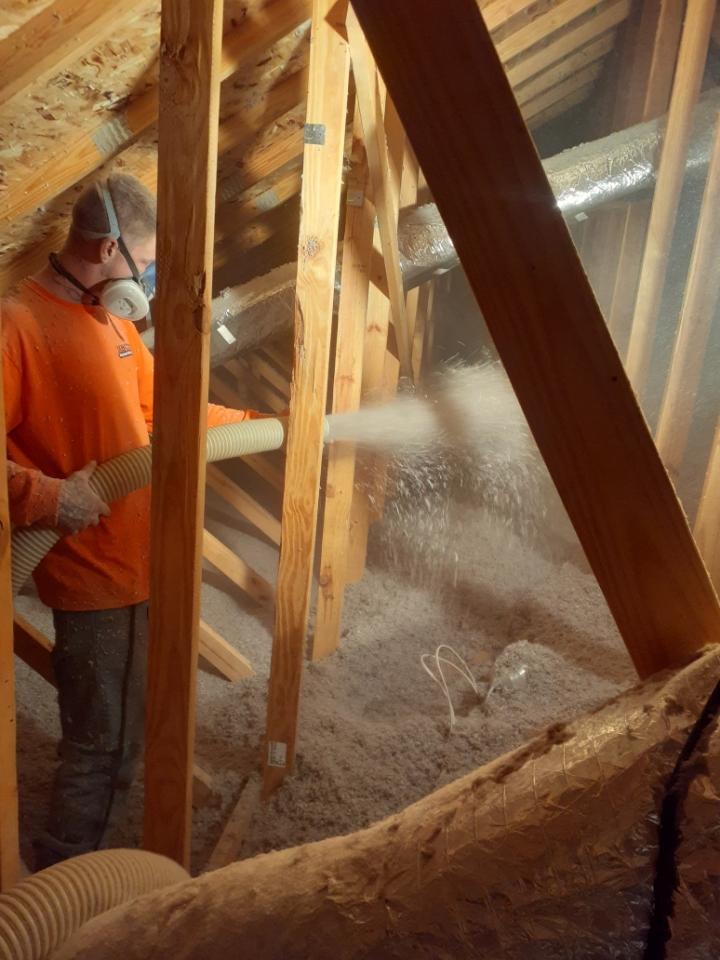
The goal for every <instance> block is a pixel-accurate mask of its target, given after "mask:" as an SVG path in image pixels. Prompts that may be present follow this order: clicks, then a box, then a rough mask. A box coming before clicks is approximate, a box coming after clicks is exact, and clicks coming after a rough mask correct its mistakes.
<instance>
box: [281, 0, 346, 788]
mask: <svg viewBox="0 0 720 960" xmlns="http://www.w3.org/2000/svg"><path fill="white" fill-rule="evenodd" d="M344 6H345V5H344V4H342V3H340V4H338V3H336V2H335V0H313V20H312V42H311V48H310V82H309V87H308V109H307V125H306V128H305V129H306V135H305V153H304V165H303V186H302V218H301V224H300V240H299V245H298V274H297V285H296V293H295V298H296V301H295V302H296V307H295V360H294V367H293V377H292V393H291V402H290V420H289V430H288V441H287V457H286V469H285V492H284V497H283V528H282V544H281V546H280V564H279V569H278V578H277V602H276V607H275V632H274V638H273V653H272V663H271V668H270V687H269V694H268V713H267V733H266V745H265V756H264V777H263V790H264V792H265V794H266V795H267V794H268V793H269V792H271V791H272V790H273V789H274V788H275V787H277V786H278V785H279V784H280V783H281V782H282V780H283V779H284V777H285V776H286V774H288V773H289V772H290V771H291V770H292V769H293V763H294V758H295V740H296V734H297V721H298V710H299V702H300V683H301V676H302V664H303V657H304V653H305V638H306V632H307V624H308V611H309V603H310V587H311V582H312V574H313V556H314V547H315V528H316V522H317V510H318V490H319V485H320V466H321V460H322V450H323V434H324V419H325V399H326V393H327V378H328V364H329V353H330V334H331V328H332V314H333V298H334V293H335V265H336V257H337V243H338V229H339V218H340V190H341V186H342V171H343V154H344V146H345V120H346V110H347V95H348V82H349V72H350V58H349V53H348V46H347V42H346V41H345V40H344V38H343V37H342V36H341V35H340V33H339V32H338V29H341V28H342V26H343V24H344V21H345V9H344Z"/></svg>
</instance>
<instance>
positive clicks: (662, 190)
mask: <svg viewBox="0 0 720 960" xmlns="http://www.w3.org/2000/svg"><path fill="white" fill-rule="evenodd" d="M714 14H715V0H688V5H687V14H686V17H685V23H684V25H683V31H682V39H681V40H680V50H679V53H678V62H677V69H676V71H675V80H674V82H673V89H672V96H671V98H670V112H669V114H668V122H667V127H666V129H665V135H664V137H663V146H662V154H661V156H660V167H659V170H658V176H657V184H656V187H655V195H654V197H653V204H652V210H651V213H650V222H649V223H648V232H647V239H646V241H645V252H644V254H643V261H642V267H641V269H640V283H639V285H638V293H637V300H636V304H635V313H634V316H633V321H632V331H631V333H630V343H629V346H628V354H627V363H626V369H627V373H628V376H629V377H630V382H631V383H632V385H633V387H634V388H635V392H636V393H637V394H638V396H642V395H643V392H644V390H645V385H646V383H647V378H648V374H649V370H650V360H651V357H652V349H653V344H654V342H655V329H656V327H657V321H658V316H659V313H660V307H661V303H662V294H663V288H664V285H665V275H666V272H667V264H668V257H669V255H670V247H671V245H672V238H673V233H674V230H675V221H676V218H677V211H678V206H679V204H680V194H681V192H682V185H683V178H684V176H685V161H686V158H687V151H688V146H689V143H690V134H691V133H692V123H693V109H694V107H695V104H696V102H697V98H698V94H699V93H700V84H701V82H702V78H703V73H704V71H705V60H706V57H707V51H708V45H709V43H710V33H711V30H712V24H713V17H714Z"/></svg>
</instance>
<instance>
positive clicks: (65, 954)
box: [57, 647, 720, 960]
mask: <svg viewBox="0 0 720 960" xmlns="http://www.w3.org/2000/svg"><path fill="white" fill-rule="evenodd" d="M719 670H720V655H719V654H718V649H717V647H716V648H714V649H713V650H712V651H711V652H708V653H706V654H705V655H704V656H701V657H700V658H698V659H697V660H696V661H695V662H693V663H692V664H690V665H689V666H687V667H686V668H685V669H683V670H681V671H679V672H678V673H676V674H668V673H665V674H662V675H660V676H658V677H655V678H653V679H651V680H649V681H647V682H645V683H644V684H642V685H641V686H638V687H635V688H634V689H632V690H630V691H628V692H627V693H625V694H624V695H622V696H621V697H618V698H616V699H615V700H614V701H611V702H610V703H608V704H606V705H605V706H604V707H602V708H600V709H598V710H595V711H593V712H592V713H590V714H588V715H586V716H585V717H582V718H580V719H579V720H577V721H576V722H574V723H571V724H560V723H558V724H555V725H554V726H553V727H551V728H550V729H549V730H547V731H546V732H545V733H544V734H543V735H542V736H540V737H538V738H536V739H535V740H532V741H531V742H530V743H527V744H525V745H524V746H522V747H520V748H519V749H518V750H516V751H514V752H513V753H510V754H507V755H506V756H504V757H500V758H498V759H497V760H494V761H492V762H491V763H489V764H487V765H486V766H483V767H480V768H479V769H477V770H474V771H473V772H471V773H469V774H468V775H467V776H465V777H463V778H461V779H459V780H456V781H455V782H454V783H451V784H448V785H447V786H445V787H442V788H441V789H439V790H437V791H436V792H435V793H433V794H431V795H429V796H427V797H424V798H423V799H422V800H420V801H419V802H417V803H415V804H413V805H412V806H410V807H408V808H407V809H406V810H404V811H402V812H401V813H399V814H396V815H394V816H391V817H389V818H388V819H386V820H383V821H382V822H380V823H377V824H375V825H374V826H372V827H370V828H369V829H366V830H360V831H358V832H356V833H353V834H350V835H348V836H343V837H334V838H332V839H328V840H321V841H320V842H316V843H309V844H306V845H305V846H301V847H295V848H294V849H289V850H280V851H275V852H273V853H270V854H265V855H263V856H258V857H254V858H252V859H247V860H242V861H240V862H238V863H234V864H232V865H230V866H228V867H225V868H223V869H221V870H217V871H214V872H210V873H206V874H204V875H203V876H202V877H199V878H197V879H196V880H193V881H192V882H190V883H187V884H182V885H180V886H176V887H173V888H171V889H168V890H166V891H159V892H157V893H152V894H149V895H148V896H146V897H143V898H142V899H141V900H138V901H137V902H136V903H134V904H132V905H127V906H123V907H119V908H117V909H116V910H113V911H112V912H111V913H109V914H107V915H106V916H104V917H98V918H97V919H95V920H93V921H92V922H91V923H90V924H88V925H86V926H85V927H84V928H83V929H82V930H80V931H79V933H78V934H77V935H76V936H75V937H74V938H73V940H72V941H71V942H70V943H68V944H67V945H66V946H65V948H64V949H63V950H62V951H61V952H60V954H59V955H58V957H57V960H145V958H147V957H149V956H153V957H173V960H208V958H210V957H234V956H238V955H242V956H243V957H252V958H253V960H277V958H282V960H307V958H308V957H312V958H313V960H437V958H441V957H442V958H452V960H477V958H482V960H540V958H547V960H549V958H555V957H558V958H559V957H562V958H563V960H599V958H603V960H605V958H611V957H618V958H619V957H622V958H623V960H643V957H649V956H650V953H646V952H645V945H646V941H647V938H648V925H649V918H650V914H651V911H652V904H653V886H654V882H655V876H656V870H657V863H658V853H659V849H660V844H664V843H665V842H666V841H667V838H666V837H665V836H664V835H663V834H661V833H660V831H659V830H658V818H659V812H660V809H661V806H662V803H663V799H664V795H665V791H666V789H667V785H668V778H669V777H670V776H671V774H672V772H673V770H674V769H675V765H676V763H677V760H678V757H679V755H680V752H681V750H682V749H683V747H684V745H685V744H686V743H687V742H688V738H689V736H690V733H691V731H692V729H693V727H694V725H695V722H696V720H697V718H698V716H699V715H700V714H701V712H702V711H703V708H704V705H705V704H706V702H707V700H708V695H709V694H710V692H711V691H712V690H713V688H714V687H715V685H716V683H717V678H718V671H719ZM710 717H711V719H710V724H709V726H708V729H707V735H706V736H704V737H703V738H702V739H701V740H700V741H699V743H698V744H697V746H696V748H695V750H694V753H693V754H692V756H691V758H690V760H689V762H688V763H687V764H686V765H685V766H684V770H683V777H684V785H685V789H687V799H686V803H685V804H684V808H683V819H682V846H681V847H680V848H679V849H678V851H677V860H676V863H677V867H678V871H679V874H680V877H681V880H682V883H681V884H680V886H679V887H678V888H677V889H676V891H675V911H674V919H673V921H672V931H673V938H672V940H671V941H670V943H669V944H668V949H667V953H666V954H665V953H663V956H667V957H668V960H708V958H715V957H717V956H719V955H720V925H719V924H718V922H717V918H718V910H719V909H720V828H719V827H718V824H719V823H720V731H719V729H718V718H717V715H714V716H713V715H712V714H710ZM676 933H677V934H678V935H677V936H676V935H675V934H676ZM652 955H653V956H655V955H656V954H655V953H653V954H652ZM657 955H658V956H659V955H660V954H657Z"/></svg>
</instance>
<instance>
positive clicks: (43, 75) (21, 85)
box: [0, 0, 143, 107]
mask: <svg viewBox="0 0 720 960" xmlns="http://www.w3.org/2000/svg"><path fill="white" fill-rule="evenodd" d="M142 2H143V0H128V2H127V3H126V4H124V5H123V25H126V24H129V23H131V22H132V19H133V16H134V14H135V12H136V10H137V8H138V7H139V6H140V5H141V3H142ZM116 23H117V10H116V9H115V7H114V6H113V5H112V4H108V3H105V2H104V0H54V3H51V4H50V6H47V7H45V9H44V10H41V12H40V13H38V14H36V15H35V16H34V17H32V18H31V19H30V20H27V21H26V22H25V23H24V24H23V25H22V26H21V27H20V28H19V29H18V30H14V31H13V32H12V33H11V34H9V35H8V36H7V37H5V39H4V40H1V41H0V107H2V106H4V105H5V104H6V103H8V102H9V101H10V100H12V99H13V98H14V97H19V96H21V95H22V94H24V93H27V91H28V90H29V89H30V88H31V87H32V86H34V85H36V84H40V83H42V82H43V81H47V80H49V79H50V78H51V77H54V76H57V74H58V73H60V71H61V70H64V69H65V67H67V66H68V65H69V64H71V63H76V62H77V61H78V60H79V59H80V57H82V56H83V55H84V54H85V53H86V51H88V50H90V49H91V48H92V47H94V46H97V44H99V43H100V42H102V40H104V39H105V36H106V34H107V33H109V31H110V28H111V27H112V26H113V25H114V24H116Z"/></svg>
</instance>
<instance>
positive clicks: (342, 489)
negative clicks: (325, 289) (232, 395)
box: [311, 112, 374, 660]
mask: <svg viewBox="0 0 720 960" xmlns="http://www.w3.org/2000/svg"><path fill="white" fill-rule="evenodd" d="M373 221H374V209H373V205H372V203H371V202H370V198H369V196H368V168H367V157H366V153H365V146H364V143H363V138H362V125H361V124H360V123H359V117H358V116H357V112H356V119H355V129H354V136H353V148H352V154H351V166H350V173H349V176H348V184H347V208H346V214H345V238H344V241H343V265H342V279H341V286H340V303H339V307H338V322H337V341H336V344H337V345H336V350H335V370H334V376H333V395H332V411H333V413H344V412H347V411H349V410H356V409H357V408H358V407H359V406H360V396H361V389H362V357H363V340H364V335H365V318H366V315H367V304H368V287H369V282H370V281H369V277H368V271H369V268H370V259H371V255H372V239H373ZM354 481H355V448H354V446H353V445H352V444H349V443H342V444H333V445H332V446H331V447H330V450H329V454H328V466H327V481H326V485H325V512H324V517H323V524H322V551H321V555H320V578H319V584H318V599H317V614H316V619H315V631H314V634H313V639H312V654H311V655H312V659H313V660H320V659H322V658H323V657H326V656H328V655H329V654H331V653H332V652H333V651H334V650H336V649H337V645H338V641H339V638H340V624H341V619H342V611H343V601H344V596H345V585H346V582H347V566H348V538H349V535H350V510H351V505H352V500H353V485H354Z"/></svg>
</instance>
